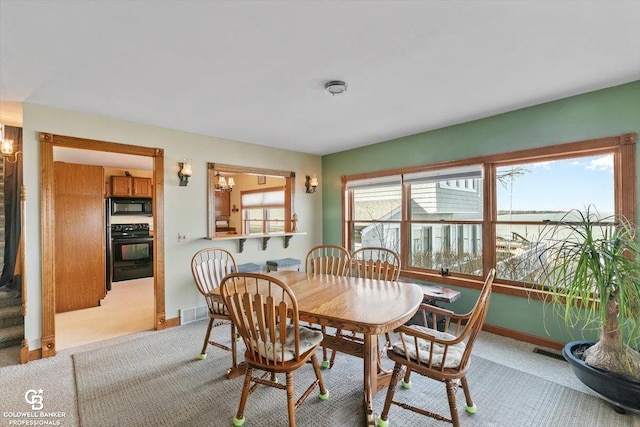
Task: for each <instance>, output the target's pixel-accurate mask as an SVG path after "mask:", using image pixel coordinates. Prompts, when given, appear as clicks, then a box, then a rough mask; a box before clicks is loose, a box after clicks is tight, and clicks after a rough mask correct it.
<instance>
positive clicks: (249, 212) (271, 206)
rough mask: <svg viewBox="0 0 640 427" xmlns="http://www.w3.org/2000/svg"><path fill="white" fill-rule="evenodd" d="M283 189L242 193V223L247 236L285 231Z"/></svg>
mask: <svg viewBox="0 0 640 427" xmlns="http://www.w3.org/2000/svg"><path fill="white" fill-rule="evenodd" d="M284 193H285V189H284V188H280V187H279V188H267V189H265V190H251V191H243V192H242V193H241V194H242V195H241V199H242V223H243V225H242V226H243V232H244V233H247V234H264V233H277V232H284V231H285V227H284V224H285V210H284Z"/></svg>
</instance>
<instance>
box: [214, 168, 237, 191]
mask: <svg viewBox="0 0 640 427" xmlns="http://www.w3.org/2000/svg"><path fill="white" fill-rule="evenodd" d="M234 185H236V183H235V182H234V180H233V177H232V176H230V177H229V179H228V180H227V178H225V177H224V176H222V175H220V172H216V180H215V182H214V187H215V189H216V191H225V192H231V191H233V186H234Z"/></svg>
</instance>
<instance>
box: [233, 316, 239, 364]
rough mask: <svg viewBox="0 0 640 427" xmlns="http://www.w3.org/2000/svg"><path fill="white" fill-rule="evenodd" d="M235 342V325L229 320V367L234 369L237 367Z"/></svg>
mask: <svg viewBox="0 0 640 427" xmlns="http://www.w3.org/2000/svg"><path fill="white" fill-rule="evenodd" d="M237 342H238V336H237V334H236V325H235V324H234V323H233V322H231V367H232V369H235V368H237V367H238V361H237V354H238V353H237V348H238V346H237Z"/></svg>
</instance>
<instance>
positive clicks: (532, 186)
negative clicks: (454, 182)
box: [497, 155, 614, 214]
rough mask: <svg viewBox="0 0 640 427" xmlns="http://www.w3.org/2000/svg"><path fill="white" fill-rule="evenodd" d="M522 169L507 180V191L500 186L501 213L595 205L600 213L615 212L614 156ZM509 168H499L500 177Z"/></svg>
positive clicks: (570, 160)
mask: <svg viewBox="0 0 640 427" xmlns="http://www.w3.org/2000/svg"><path fill="white" fill-rule="evenodd" d="M520 166H521V167H522V168H523V169H524V171H523V172H524V173H523V174H522V175H519V176H516V177H515V178H514V179H513V180H512V182H511V183H510V182H508V181H507V182H506V184H507V188H505V187H504V186H503V185H502V184H500V183H498V185H497V191H498V210H509V209H510V206H511V209H512V210H514V211H523V210H524V211H531V210H537V211H540V210H549V211H559V210H560V211H569V210H571V209H581V210H583V208H584V207H586V206H588V205H594V206H595V208H596V209H597V210H598V211H599V212H600V214H607V213H612V212H613V211H614V181H613V155H605V156H602V155H598V156H591V157H582V158H579V159H575V158H573V159H568V160H557V161H552V162H548V161H545V162H538V163H529V164H524V165H520ZM510 169H511V166H508V167H500V168H498V175H500V174H501V173H502V172H506V171H508V170H510ZM510 190H512V191H510Z"/></svg>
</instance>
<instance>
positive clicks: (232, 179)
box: [207, 163, 296, 238]
mask: <svg viewBox="0 0 640 427" xmlns="http://www.w3.org/2000/svg"><path fill="white" fill-rule="evenodd" d="M295 177H296V174H295V172H291V171H280V170H273V169H262V168H253V167H246V166H234V165H225V164H221V163H208V164H207V196H208V211H209V212H208V219H209V221H208V222H209V224H208V225H209V237H211V238H213V237H216V236H218V237H220V236H228V235H233V234H239V235H245V234H269V233H281V232H285V233H287V232H291V231H292V223H291V217H292V215H293V193H294V188H295V185H294V184H295Z"/></svg>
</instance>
